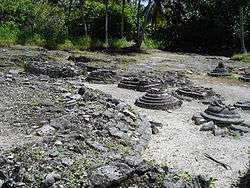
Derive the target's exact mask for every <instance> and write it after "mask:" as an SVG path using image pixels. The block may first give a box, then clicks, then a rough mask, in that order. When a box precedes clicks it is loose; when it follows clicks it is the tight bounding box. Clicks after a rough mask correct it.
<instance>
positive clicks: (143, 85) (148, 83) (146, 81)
mask: <svg viewBox="0 0 250 188" xmlns="http://www.w3.org/2000/svg"><path fill="white" fill-rule="evenodd" d="M161 85H162V83H161V82H160V81H157V80H154V79H150V78H139V77H130V78H125V79H122V80H121V82H120V83H119V84H118V87H119V88H125V89H132V90H136V91H142V92H145V91H147V90H149V89H151V88H156V87H160V86H161Z"/></svg>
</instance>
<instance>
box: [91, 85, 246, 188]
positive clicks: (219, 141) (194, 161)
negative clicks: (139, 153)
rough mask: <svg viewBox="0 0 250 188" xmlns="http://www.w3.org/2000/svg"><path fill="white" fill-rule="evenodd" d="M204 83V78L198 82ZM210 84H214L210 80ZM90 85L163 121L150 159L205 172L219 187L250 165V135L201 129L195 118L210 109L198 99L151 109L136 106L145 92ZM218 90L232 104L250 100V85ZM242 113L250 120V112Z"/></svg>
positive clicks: (147, 153) (148, 152)
mask: <svg viewBox="0 0 250 188" xmlns="http://www.w3.org/2000/svg"><path fill="white" fill-rule="evenodd" d="M196 82H197V83H201V82H202V85H203V86H204V81H196ZM206 83H207V84H206V86H209V87H210V86H212V84H211V83H209V82H206ZM86 85H87V86H88V87H91V88H94V89H100V90H102V91H104V92H106V93H108V94H112V95H113V96H114V97H115V98H119V99H123V100H124V101H125V102H127V103H128V104H130V105H132V106H133V107H134V109H135V110H137V111H139V112H140V113H142V114H146V115H147V116H148V117H149V119H150V120H153V121H156V122H160V123H163V128H161V129H160V133H158V134H156V135H154V136H153V138H152V139H151V141H150V143H149V147H148V149H147V150H146V151H145V152H144V154H143V157H144V158H145V159H147V160H155V161H156V162H157V163H159V164H166V165H168V166H169V167H174V168H176V169H178V170H181V171H186V172H189V173H190V174H194V175H195V174H204V175H208V176H211V177H213V178H215V179H217V180H216V181H215V187H219V188H226V187H230V186H231V184H232V183H233V182H235V181H237V179H238V178H239V177H240V176H242V175H243V174H244V173H245V172H246V169H247V167H248V161H249V155H248V152H249V146H250V135H249V134H245V135H244V136H242V137H241V138H234V137H224V138H222V137H215V136H213V135H212V133H211V132H201V131H199V126H197V125H194V123H193V122H192V120H191V117H192V116H193V114H195V113H196V112H201V111H202V110H204V109H206V106H205V105H203V104H201V103H199V102H198V101H192V102H184V104H183V106H182V107H181V108H180V109H177V110H174V111H173V112H172V113H169V112H166V111H158V110H149V109H143V108H139V107H137V106H135V105H134V101H135V99H136V98H138V97H139V96H141V95H142V94H143V93H141V92H136V91H132V90H126V89H121V88H118V87H117V85H100V84H86ZM213 88H214V89H215V91H217V92H218V93H220V94H223V96H224V97H225V99H226V102H227V103H232V102H235V101H237V100H238V99H241V98H243V99H249V100H250V87H244V86H243V87H242V86H237V85H236V86H228V85H226V84H215V86H213ZM241 114H242V115H243V117H244V118H245V119H247V120H248V121H249V120H250V114H249V113H248V114H247V113H246V112H242V111H241ZM205 153H207V154H209V155H210V156H212V157H214V158H215V159H217V160H219V161H221V162H223V163H225V164H228V165H229V166H231V168H232V169H231V170H226V169H225V168H223V167H222V166H220V165H218V164H217V163H215V162H213V161H211V160H209V159H207V158H206V157H205V156H204V154H205Z"/></svg>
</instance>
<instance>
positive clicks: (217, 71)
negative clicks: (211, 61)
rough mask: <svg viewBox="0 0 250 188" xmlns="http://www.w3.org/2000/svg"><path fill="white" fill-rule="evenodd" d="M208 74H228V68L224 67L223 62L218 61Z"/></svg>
mask: <svg viewBox="0 0 250 188" xmlns="http://www.w3.org/2000/svg"><path fill="white" fill-rule="evenodd" d="M208 75H209V76H214V77H216V76H230V74H229V72H228V70H227V69H226V68H225V66H224V64H223V63H221V62H220V63H219V64H218V66H217V67H216V68H215V69H214V70H213V71H212V72H210V73H208Z"/></svg>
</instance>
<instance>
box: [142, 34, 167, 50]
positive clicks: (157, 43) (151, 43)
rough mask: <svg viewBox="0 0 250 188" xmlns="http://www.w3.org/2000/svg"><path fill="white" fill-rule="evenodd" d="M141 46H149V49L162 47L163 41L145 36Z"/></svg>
mask: <svg viewBox="0 0 250 188" xmlns="http://www.w3.org/2000/svg"><path fill="white" fill-rule="evenodd" d="M141 47H142V48H147V49H162V48H163V43H162V42H160V41H156V40H153V39H151V38H148V37H145V38H144V41H143V43H142V45H141Z"/></svg>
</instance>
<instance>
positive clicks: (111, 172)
mask: <svg viewBox="0 0 250 188" xmlns="http://www.w3.org/2000/svg"><path fill="white" fill-rule="evenodd" d="M132 171H133V170H132V168H130V167H129V166H128V165H126V164H123V163H119V164H116V165H103V166H99V167H97V168H95V169H93V170H91V171H90V172H89V179H90V182H91V183H92V185H93V186H94V187H100V188H106V187H115V186H117V185H119V184H120V183H121V182H122V181H124V180H126V179H127V178H128V177H129V175H130V174H131V173H132Z"/></svg>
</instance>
